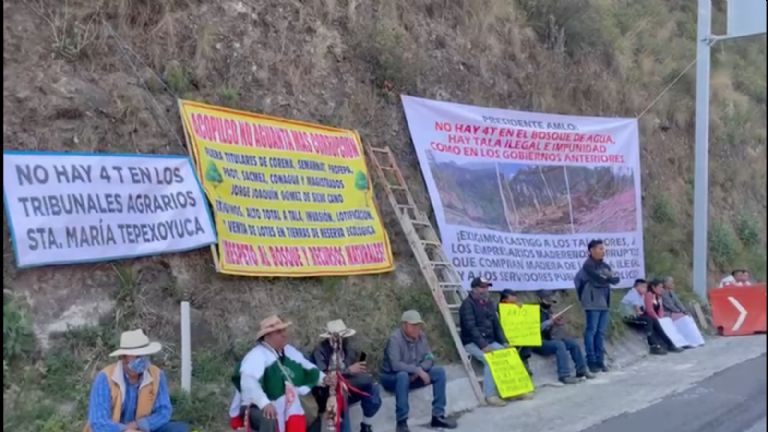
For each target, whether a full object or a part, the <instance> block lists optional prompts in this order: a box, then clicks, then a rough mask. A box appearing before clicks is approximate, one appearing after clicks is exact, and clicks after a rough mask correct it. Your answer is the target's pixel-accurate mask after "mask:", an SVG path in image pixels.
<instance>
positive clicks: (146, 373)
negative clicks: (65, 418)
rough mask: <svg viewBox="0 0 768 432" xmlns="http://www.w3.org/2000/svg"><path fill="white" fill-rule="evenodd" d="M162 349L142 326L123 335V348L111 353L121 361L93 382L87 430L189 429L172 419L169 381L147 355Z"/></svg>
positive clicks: (166, 431) (169, 431)
mask: <svg viewBox="0 0 768 432" xmlns="http://www.w3.org/2000/svg"><path fill="white" fill-rule="evenodd" d="M161 349H162V346H161V345H160V344H159V343H157V342H150V341H149V338H148V337H147V336H146V335H144V332H143V331H141V330H133V331H127V332H124V333H123V334H122V335H120V349H118V350H117V351H115V352H113V353H111V354H110V355H109V356H110V357H117V358H118V361H117V362H116V363H113V364H111V365H109V366H107V367H106V368H104V369H103V370H102V371H101V372H99V373H98V375H96V379H95V380H94V382H93V387H92V388H91V398H90V402H89V404H88V423H87V424H86V425H85V432H120V431H125V432H140V431H141V432H149V431H151V432H188V431H189V426H187V425H186V424H184V423H179V422H172V421H171V413H172V412H173V409H172V408H171V399H170V396H169V394H168V381H167V379H166V378H165V373H164V372H163V371H162V370H160V368H158V367H157V366H154V365H152V364H151V363H150V362H149V358H148V357H147V356H149V355H152V354H155V353H158V352H160V350H161Z"/></svg>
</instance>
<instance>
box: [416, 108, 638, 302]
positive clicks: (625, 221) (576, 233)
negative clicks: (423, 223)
mask: <svg viewBox="0 0 768 432" xmlns="http://www.w3.org/2000/svg"><path fill="white" fill-rule="evenodd" d="M403 106H404V109H405V114H406V118H407V120H408V127H409V129H410V132H411V138H412V140H413V144H414V146H415V148H416V154H417V155H418V158H419V163H420V165H421V170H422V172H423V173H424V178H425V181H426V183H427V188H428V190H429V195H430V198H431V200H432V205H433V206H434V208H435V215H436V218H437V222H438V225H439V226H440V233H441V236H442V241H443V247H444V248H445V252H446V254H447V255H448V257H449V258H450V259H451V262H452V263H453V265H454V266H455V267H456V269H457V271H458V272H459V274H460V276H462V280H463V281H464V283H465V286H466V287H467V288H468V286H469V281H470V280H471V279H472V278H473V277H474V276H480V275H482V276H484V277H486V278H487V279H490V280H491V281H493V283H494V289H503V288H511V289H517V290H535V289H562V288H573V278H574V276H575V274H576V272H577V271H578V270H579V269H580V268H581V264H582V263H583V261H584V260H585V259H586V257H587V243H588V242H589V241H590V240H591V239H603V240H604V241H605V244H606V249H607V255H606V261H607V262H608V263H610V264H611V265H612V267H613V269H614V271H615V272H616V274H617V276H619V278H620V279H621V282H620V283H619V285H618V286H617V287H629V286H632V283H633V281H634V280H635V279H636V278H638V277H642V276H643V275H644V273H645V271H644V268H645V263H644V259H643V227H642V214H641V209H642V207H641V205H640V198H641V196H640V191H641V189H640V174H641V173H640V157H639V143H638V128H637V120H635V119H624V118H598V117H578V116H564V115H555V114H541V113H530V112H522V111H512V110H505V109H495V108H482V107H476V106H470V105H460V104H455V103H448V102H438V101H433V100H427V99H420V98H415V97H411V96H403Z"/></svg>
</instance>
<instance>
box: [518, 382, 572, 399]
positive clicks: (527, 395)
mask: <svg viewBox="0 0 768 432" xmlns="http://www.w3.org/2000/svg"><path fill="white" fill-rule="evenodd" d="M557 383H558V384H560V381H558V382H557ZM560 385H563V384H560ZM531 399H533V392H531V393H523V394H521V395H519V396H512V397H511V398H507V399H506V400H508V401H516V400H518V401H519V400H531Z"/></svg>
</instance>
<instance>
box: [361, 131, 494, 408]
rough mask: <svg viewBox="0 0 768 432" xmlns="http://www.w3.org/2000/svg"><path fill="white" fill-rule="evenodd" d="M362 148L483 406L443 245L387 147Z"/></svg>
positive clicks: (455, 279)
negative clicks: (465, 343)
mask: <svg viewBox="0 0 768 432" xmlns="http://www.w3.org/2000/svg"><path fill="white" fill-rule="evenodd" d="M365 148H366V153H367V154H368V159H369V160H370V161H371V162H372V163H373V167H374V170H375V172H376V174H377V175H378V177H379V183H380V184H381V186H383V187H384V191H385V192H386V194H387V198H388V199H389V202H390V204H391V205H392V208H393V209H394V210H395V214H396V215H397V218H398V220H399V221H400V226H401V227H402V229H403V231H404V232H405V237H406V238H407V239H408V244H409V245H410V246H411V249H412V250H413V254H414V255H416V260H417V261H418V262H419V267H421V273H422V274H423V275H424V279H426V280H427V284H429V288H430V291H432V298H433V299H434V300H435V303H436V304H437V307H438V309H439V310H440V313H441V314H442V315H443V319H444V320H445V323H446V324H447V325H448V330H449V331H450V333H451V337H452V338H453V342H454V344H455V345H456V349H457V350H458V351H459V356H460V357H461V363H462V364H463V365H464V369H465V370H466V372H467V376H468V378H469V383H470V385H471V386H472V390H473V391H474V392H475V396H476V397H477V400H478V401H479V403H480V404H481V405H482V404H485V396H484V395H483V391H482V389H481V386H480V384H481V383H482V377H481V376H478V375H477V374H476V373H475V369H474V368H473V367H472V359H471V357H470V356H469V354H467V352H466V351H465V350H464V344H463V343H461V337H460V336H459V329H458V328H457V326H456V323H457V322H458V314H459V307H460V306H461V302H462V301H463V300H464V299H465V298H466V297H467V293H466V291H464V289H463V288H462V286H461V278H460V277H459V275H458V274H457V273H456V270H455V269H454V268H453V265H451V263H450V260H449V259H448V257H447V256H446V255H445V253H444V252H443V245H442V243H441V242H440V238H439V237H438V236H437V232H435V229H434V227H433V226H432V223H431V222H430V221H429V218H428V217H427V215H426V214H424V212H422V211H421V210H419V208H418V207H416V203H415V202H414V200H413V196H412V195H411V191H410V190H409V189H408V186H407V183H406V181H405V179H404V178H403V174H402V173H401V172H400V168H398V166H397V162H396V161H395V157H394V155H393V154H392V151H391V150H390V149H389V147H370V146H366V147H365ZM454 316H455V317H454Z"/></svg>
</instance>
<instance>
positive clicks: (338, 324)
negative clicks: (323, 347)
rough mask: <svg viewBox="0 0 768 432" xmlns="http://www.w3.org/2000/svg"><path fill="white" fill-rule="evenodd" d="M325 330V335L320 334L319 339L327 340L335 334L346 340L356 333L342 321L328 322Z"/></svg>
mask: <svg viewBox="0 0 768 432" xmlns="http://www.w3.org/2000/svg"><path fill="white" fill-rule="evenodd" d="M325 330H326V331H325V333H322V334H320V337H321V338H323V339H327V338H329V337H331V335H333V334H337V335H339V336H341V337H343V338H348V337H350V336H353V335H354V334H355V333H357V332H356V331H355V330H353V329H351V328H349V327H347V325H346V324H344V321H342V320H340V319H337V320H333V321H328V323H327V324H325Z"/></svg>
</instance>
